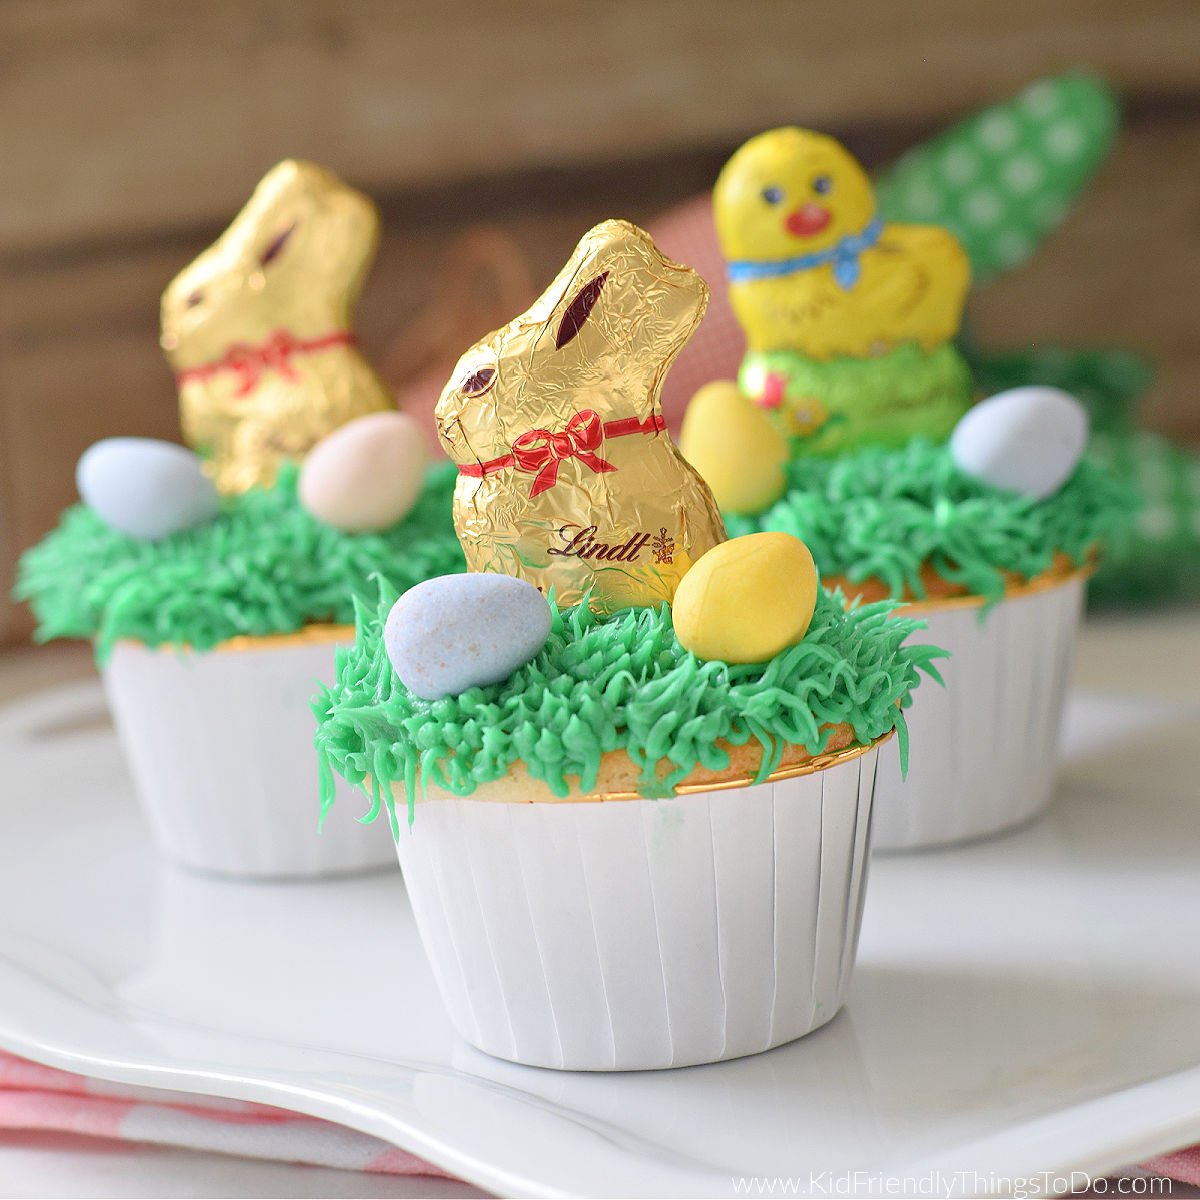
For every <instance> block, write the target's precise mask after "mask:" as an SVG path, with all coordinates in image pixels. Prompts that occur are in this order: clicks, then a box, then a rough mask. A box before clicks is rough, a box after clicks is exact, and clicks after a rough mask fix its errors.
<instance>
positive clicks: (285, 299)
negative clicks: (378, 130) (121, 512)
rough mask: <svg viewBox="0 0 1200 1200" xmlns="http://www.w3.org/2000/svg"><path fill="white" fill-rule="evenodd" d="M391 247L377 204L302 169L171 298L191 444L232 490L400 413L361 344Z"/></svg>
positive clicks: (221, 485)
mask: <svg viewBox="0 0 1200 1200" xmlns="http://www.w3.org/2000/svg"><path fill="white" fill-rule="evenodd" d="M378 240H379V217H378V215H377V213H376V211H375V207H374V205H373V204H372V203H371V201H370V200H369V199H367V197H366V196H364V195H362V194H361V193H360V192H357V191H355V190H354V189H353V188H350V187H347V186H346V185H345V184H344V183H342V181H341V180H340V179H338V178H337V176H336V175H334V174H332V173H331V172H329V171H327V170H325V169H324V168H323V167H319V166H316V165H315V164H313V163H306V162H297V161H293V160H288V161H285V162H282V163H280V164H279V165H278V166H276V167H274V168H272V169H271V170H270V171H269V172H268V173H267V174H266V175H265V176H264V177H263V179H262V181H261V182H260V183H259V185H258V187H257V188H256V189H255V192H254V195H253V196H252V197H251V198H250V200H249V202H248V203H247V204H246V206H245V208H243V209H242V211H241V212H240V213H238V215H237V217H235V218H234V221H233V223H232V224H231V225H230V226H229V228H228V229H227V230H226V231H225V232H224V233H223V234H222V235H221V236H220V238H218V239H217V241H216V242H215V243H214V244H213V245H212V246H210V247H209V248H208V249H207V250H205V251H204V253H203V254H201V255H200V256H199V258H197V259H196V260H195V261H194V262H193V263H192V264H191V265H190V266H188V267H187V268H185V269H184V270H183V271H181V272H180V274H179V275H177V276H176V277H175V279H174V280H172V282H171V283H170V284H169V285H168V287H167V289H166V291H165V292H164V293H163V298H162V337H161V342H162V348H163V350H164V352H165V353H166V356H167V359H168V361H169V362H170V364H171V366H172V368H173V369H174V371H175V375H176V379H177V381H178V384H179V403H180V416H181V419H182V424H183V435H184V438H185V440H186V441H187V442H188V444H189V445H191V446H192V447H193V449H195V450H196V451H197V452H198V453H199V454H201V455H202V456H203V457H205V458H206V459H207V460H208V463H209V468H210V470H211V473H212V475H213V479H214V481H215V483H216V485H217V487H218V489H219V490H221V491H222V492H241V491H245V490H246V489H247V488H250V487H253V486H255V485H269V484H270V483H271V482H272V481H273V480H274V478H275V474H276V471H277V469H278V466H279V462H280V460H281V459H284V458H300V457H302V456H303V455H304V454H305V453H306V452H307V451H308V450H309V449H310V448H311V447H312V446H313V445H314V444H315V443H316V442H318V441H320V440H321V438H323V437H324V436H325V435H326V434H327V433H330V432H332V431H333V430H334V429H336V428H337V427H338V426H339V425H343V424H345V423H346V422H347V421H349V420H352V419H353V418H354V417H359V416H363V415H364V414H366V413H370V412H377V411H380V410H382V409H387V408H393V407H394V406H395V402H394V400H393V398H392V395H391V393H390V392H389V390H388V388H387V386H386V384H384V382H383V381H382V380H381V379H380V378H379V376H378V375H376V373H375V372H374V370H373V369H372V368H371V366H370V364H369V363H368V362H367V361H366V359H365V358H363V356H362V355H361V354H360V353H359V351H358V349H357V346H356V344H355V341H354V335H353V334H352V332H351V327H352V323H353V314H354V307H355V305H356V304H357V302H358V295H359V292H360V291H361V289H362V283H363V280H364V278H365V277H366V274H367V271H368V269H369V268H370V265H371V262H372V260H373V259H374V256H375V248H376V246H377V244H378Z"/></svg>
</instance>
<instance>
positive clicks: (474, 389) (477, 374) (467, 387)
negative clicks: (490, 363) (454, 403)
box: [458, 367, 496, 396]
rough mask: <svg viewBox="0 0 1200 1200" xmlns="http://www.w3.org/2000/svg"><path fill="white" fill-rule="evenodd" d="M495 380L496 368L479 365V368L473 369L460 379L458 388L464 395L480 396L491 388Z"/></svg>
mask: <svg viewBox="0 0 1200 1200" xmlns="http://www.w3.org/2000/svg"><path fill="white" fill-rule="evenodd" d="M495 382H496V368H495V367H480V368H479V370H477V371H473V372H472V373H471V374H470V375H468V376H467V377H466V379H464V380H463V381H462V383H461V385H460V386H459V389H458V390H459V391H460V392H461V393H462V394H463V395H464V396H482V395H484V393H486V392H490V391H491V390H492V386H493V385H494V384H495Z"/></svg>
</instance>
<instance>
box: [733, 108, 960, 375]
mask: <svg viewBox="0 0 1200 1200" xmlns="http://www.w3.org/2000/svg"><path fill="white" fill-rule="evenodd" d="M713 207H714V214H715V218H716V224H717V234H718V236H719V237H720V240H721V246H722V250H723V252H724V254H725V257H726V259H727V260H728V266H729V281H730V300H731V302H732V304H733V308H734V312H735V313H736V314H737V318H738V320H739V321H740V322H741V324H742V326H743V328H744V329H745V331H746V337H747V340H748V342H749V348H750V350H751V351H752V352H755V351H759V352H761V351H774V350H794V351H799V352H800V353H802V354H805V355H807V356H809V357H810V358H814V359H820V360H824V359H830V358H833V357H835V356H839V355H848V356H854V357H859V358H866V357H871V356H875V355H879V354H883V353H886V352H887V351H889V350H891V349H892V348H894V347H896V346H898V345H901V344H902V343H905V342H914V343H916V344H917V345H919V346H920V347H921V348H922V349H923V350H926V351H929V350H932V349H934V348H935V347H937V346H939V345H940V344H942V343H943V342H946V341H948V340H949V339H950V338H952V337H953V336H954V335H955V333H957V331H958V326H959V322H960V320H961V317H962V308H963V303H964V300H965V298H966V292H967V285H968V283H969V281H970V266H969V264H968V261H967V256H966V254H965V253H964V252H963V249H962V247H961V246H960V245H959V244H958V241H957V240H956V239H955V238H954V236H953V235H952V234H950V233H948V232H947V231H946V230H944V229H940V228H935V227H933V226H927V225H893V224H885V223H884V222H883V221H882V219H881V218H880V217H879V215H878V213H877V211H876V208H875V195H874V192H873V191H872V188H871V183H870V180H869V179H868V178H867V176H866V173H865V172H864V171H863V169H862V167H861V166H859V164H858V163H857V162H856V161H855V159H854V158H853V157H852V156H851V155H850V154H849V153H848V152H847V151H846V150H845V149H844V148H843V147H842V146H841V145H840V144H839V143H838V142H836V141H834V139H833V138H830V137H826V136H824V135H823V134H819V133H813V132H811V131H809V130H807V129H796V128H788V129H773V130H771V131H770V132H768V133H763V134H759V135H758V136H757V137H754V138H751V139H750V141H748V142H747V143H746V144H745V145H744V146H742V147H741V149H740V150H738V151H737V153H735V154H734V156H733V157H732V158H731V159H730V160H729V162H728V163H726V164H725V167H724V169H723V170H722V171H721V174H720V176H719V178H718V179H717V183H716V188H715V190H714V192H713Z"/></svg>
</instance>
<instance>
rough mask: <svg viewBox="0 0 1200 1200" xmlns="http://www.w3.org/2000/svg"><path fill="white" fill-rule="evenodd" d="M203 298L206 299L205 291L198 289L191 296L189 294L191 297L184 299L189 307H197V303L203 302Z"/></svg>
mask: <svg viewBox="0 0 1200 1200" xmlns="http://www.w3.org/2000/svg"><path fill="white" fill-rule="evenodd" d="M203 300H204V293H203V292H200V291H196V292H193V293H192V294H191V295H190V296H189V297H188V298H187V299H186V300H185V301H184V304H185V305H187V307H188V308H195V307H196V305H197V304H200V303H201V302H202V301H203Z"/></svg>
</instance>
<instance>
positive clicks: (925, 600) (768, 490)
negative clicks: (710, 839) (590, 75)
mask: <svg viewBox="0 0 1200 1200" xmlns="http://www.w3.org/2000/svg"><path fill="white" fill-rule="evenodd" d="M1093 92H1094V88H1092V87H1091V85H1090V84H1088V83H1087V82H1086V81H1083V82H1080V81H1077V80H1073V79H1065V80H1063V81H1059V82H1058V83H1056V84H1055V85H1054V86H1053V87H1048V88H1044V89H1043V91H1042V92H1041V93H1038V94H1039V95H1041V96H1042V100H1043V101H1047V100H1053V104H1052V105H1051V106H1052V107H1055V106H1057V105H1058V103H1059V101H1063V100H1071V101H1072V102H1075V101H1079V102H1083V101H1085V100H1087V99H1088V98H1089V97H1091V96H1092V94H1093ZM1026 107H1027V105H1026V101H1025V99H1024V98H1019V99H1018V101H1016V102H1015V108H1014V109H1013V111H1008V110H1007V109H1001V110H997V111H995V112H993V113H991V114H989V115H987V116H986V117H985V118H981V124H980V125H979V128H978V129H976V126H975V125H970V126H969V127H965V128H964V129H963V130H959V131H956V132H954V133H953V134H952V135H947V140H946V141H945V142H944V144H942V143H939V145H938V147H937V148H936V150H935V151H931V153H930V156H927V160H923V161H927V162H932V161H937V162H939V163H940V162H951V161H952V162H955V163H958V164H960V165H961V164H962V163H963V162H966V161H967V160H968V159H969V160H970V161H971V162H972V163H974V162H975V161H976V159H977V158H978V153H977V151H978V150H979V149H980V146H976V145H975V144H974V143H973V142H972V139H973V138H975V137H976V134H977V133H979V131H980V130H984V129H987V130H992V131H995V130H997V129H1001V128H1003V129H1005V130H1008V131H1010V132H1011V133H1012V135H1013V137H1016V136H1017V134H1018V133H1020V132H1021V131H1022V130H1024V129H1025V126H1026V123H1027V118H1029V114H1026V113H1025V108H1026ZM1029 119H1031V118H1029ZM1034 124H1035V125H1036V121H1034ZM1100 132H1101V133H1102V131H1100ZM980 136H981V137H983V134H980ZM1021 136H1024V134H1023V133H1021ZM989 137H991V134H988V135H987V136H986V137H984V139H983V140H984V142H987V140H988V138H989ZM1030 137H1031V138H1032V139H1033V140H1036V137H1035V134H1034V131H1032V129H1031V131H1030ZM993 140H994V139H993ZM1101 140H1103V139H1102V138H1101ZM984 148H986V147H984ZM1000 148H1001V149H1002V147H1000ZM1029 162H1033V164H1034V166H1035V167H1036V166H1037V162H1036V159H1035V158H1030V159H1028V161H1027V162H1026V164H1025V165H1026V166H1028V163H1029ZM1085 168H1086V164H1085V165H1084V166H1081V168H1080V170H1079V171H1072V172H1070V173H1068V174H1069V176H1070V177H1069V178H1065V177H1059V178H1056V179H1055V180H1050V179H1049V177H1047V179H1046V181H1045V182H1046V184H1047V186H1048V187H1050V186H1051V184H1053V188H1052V190H1053V189H1057V190H1058V192H1061V193H1064V194H1065V193H1066V192H1069V191H1070V190H1071V189H1072V188H1075V187H1076V186H1077V185H1080V184H1081V182H1082V179H1083V178H1084V177H1086V173H1087V170H1086V169H1085ZM905 169H906V170H910V171H918V174H919V172H920V170H924V168H923V167H919V164H915V162H910V163H909V164H908V165H907V166H906V168H905ZM1010 174H1011V173H1010ZM1005 178H1006V179H1008V178H1009V176H1008V175H1006V176H1005ZM917 190H919V188H918V184H917V183H913V185H912V186H911V187H910V188H909V189H908V191H906V192H905V193H904V194H906V195H907V194H908V193H909V192H912V193H915V192H916V191H917ZM980 194H982V193H980ZM984 198H985V199H987V197H986V196H985V197H984ZM992 200H993V201H994V202H995V203H997V204H999V203H1000V200H999V199H998V198H997V197H996V196H993V197H992ZM1006 202H1007V198H1006ZM713 206H714V213H715V216H716V223H717V231H718V234H719V237H720V240H721V242H722V248H723V251H724V253H725V254H726V257H727V259H728V263H727V266H728V275H729V289H730V300H731V303H732V305H733V309H734V312H735V314H736V315H737V317H738V320H739V321H740V322H741V324H742V326H743V328H744V331H745V334H746V340H747V343H748V351H747V355H746V358H745V360H744V362H743V365H742V369H741V372H740V375H739V379H738V382H737V383H736V384H734V383H732V382H714V383H712V384H710V385H708V386H707V387H706V388H703V389H701V391H699V392H697V393H696V395H695V397H694V399H693V401H692V403H691V405H690V406H689V408H688V411H687V413H686V415H685V419H684V427H683V449H684V454H685V456H686V457H687V458H688V459H689V461H691V462H692V463H693V465H695V466H696V467H697V468H698V469H699V470H700V472H701V473H702V474H703V475H704V476H705V478H706V479H709V480H710V482H712V483H713V484H714V490H715V492H716V496H717V500H718V502H719V504H720V507H721V509H722V511H723V513H724V515H725V518H726V520H727V522H728V524H729V528H730V530H731V531H732V532H734V533H740V534H745V533H749V532H755V531H762V530H775V531H781V532H788V533H792V534H793V535H795V536H798V537H800V538H802V539H803V540H804V541H805V542H806V543H807V544H808V545H809V546H810V548H811V550H812V553H813V555H814V557H815V559H816V562H817V566H818V568H819V570H820V572H821V576H822V579H823V581H824V582H825V583H826V584H827V585H828V586H832V587H839V588H841V589H842V591H843V594H844V595H845V596H846V597H847V598H848V599H850V600H852V601H853V600H860V601H870V600H878V599H884V598H887V599H891V600H895V601H901V602H903V603H904V605H905V607H904V608H903V610H901V611H903V612H904V613H905V614H906V615H918V616H920V617H922V618H923V619H924V620H925V621H926V622H927V624H928V627H929V637H930V639H931V640H932V641H933V642H935V643H936V644H937V645H939V646H943V647H946V648H947V649H949V650H950V652H951V656H950V659H949V662H948V663H947V665H946V667H945V682H946V688H945V690H944V691H942V692H939V691H937V690H936V689H928V688H927V689H925V691H924V692H923V693H922V696H921V702H920V703H919V704H918V706H917V708H916V709H915V711H914V713H913V716H912V732H913V739H914V744H915V746H916V747H917V755H916V761H915V763H914V768H913V771H912V773H911V774H910V775H909V777H908V779H907V781H905V780H903V779H902V772H901V770H900V764H899V761H898V759H897V757H896V755H895V753H894V752H893V751H885V753H884V754H883V765H882V767H881V771H880V779H879V786H878V797H877V811H878V815H877V822H876V831H875V844H876V846H877V847H878V848H881V849H900V848H915V847H921V846H934V845H941V844H944V843H949V842H956V841H962V840H965V839H968V838H974V837H979V836H982V835H984V834H988V833H994V832H997V831H999V830H1002V829H1006V828H1008V827H1010V826H1014V825H1017V824H1020V823H1021V822H1023V821H1025V820H1028V819H1029V818H1031V817H1033V816H1034V815H1036V814H1037V813H1038V812H1040V811H1041V810H1042V809H1043V808H1044V807H1045V806H1046V805H1047V804H1048V802H1049V800H1050V796H1051V792H1052V788H1053V775H1054V758H1055V748H1056V740H1057V732H1058V725H1059V720H1060V717H1061V713H1062V707H1063V697H1064V691H1065V687H1066V680H1067V674H1068V670H1069V666H1070V659H1071V651H1072V647H1073V644H1074V638H1075V631H1076V628H1077V626H1078V622H1079V616H1080V611H1081V606H1082V598H1083V589H1084V580H1085V578H1086V576H1087V574H1088V573H1089V572H1090V570H1091V569H1092V567H1093V565H1094V562H1095V559H1096V556H1097V554H1098V553H1099V550H1100V547H1101V544H1102V543H1103V541H1104V540H1105V538H1107V537H1108V536H1109V535H1111V534H1112V533H1113V532H1114V531H1115V530H1117V529H1118V528H1119V527H1120V526H1121V524H1122V523H1123V522H1124V520H1126V519H1127V515H1128V511H1129V509H1130V507H1131V506H1132V503H1133V500H1132V497H1130V496H1129V495H1128V494H1127V493H1126V491H1125V490H1124V489H1123V488H1122V487H1120V486H1119V485H1118V484H1116V483H1115V482H1114V480H1113V479H1112V478H1111V477H1110V476H1109V475H1108V474H1107V473H1106V472H1105V471H1103V470H1102V469H1100V468H1099V467H1098V466H1097V465H1096V464H1095V463H1091V462H1087V461H1081V460H1082V456H1083V452H1084V448H1085V444H1086V441H1087V433H1088V422H1087V417H1086V414H1085V411H1084V409H1083V408H1082V406H1081V405H1080V404H1079V403H1078V402H1077V401H1076V400H1075V399H1074V398H1073V397H1072V396H1070V395H1068V394H1067V393H1065V392H1062V391H1060V390H1057V389H1054V388H1048V387H1041V386H1032V387H1024V388H1017V389H1012V390H1009V391H1006V392H1002V393H999V394H997V395H995V396H993V397H992V398H991V399H989V400H987V401H984V402H983V403H980V404H978V405H976V406H975V407H974V408H970V407H969V405H970V403H971V401H972V398H973V393H974V385H973V383H972V380H971V377H970V373H969V371H968V369H967V366H966V363H965V361H964V360H963V358H962V357H961V355H960V354H959V352H958V350H957V349H956V348H955V346H954V341H953V339H954V338H955V336H956V334H957V333H958V328H959V322H960V319H961V315H962V307H963V302H964V299H965V296H966V290H967V285H968V281H969V274H970V268H969V264H968V258H967V255H966V252H965V251H964V250H963V248H962V246H961V245H960V243H959V242H958V240H957V239H956V237H955V236H954V234H952V233H951V232H949V231H948V230H947V229H945V228H941V227H934V226H924V225H909V224H900V223H896V222H893V221H890V220H885V219H884V218H882V217H881V216H880V215H879V213H878V212H877V211H876V208H875V200H874V197H873V194H872V190H871V185H870V183H869V181H868V180H867V178H866V176H865V174H864V173H863V171H862V169H861V167H859V165H858V164H857V163H856V162H855V161H854V159H853V158H852V157H851V156H850V155H849V154H847V153H846V151H845V150H844V149H843V148H842V147H841V146H840V145H838V144H837V143H836V142H834V141H833V140H832V139H830V138H827V137H824V136H823V135H820V134H816V133H813V132H811V131H808V130H800V129H782V130H774V131H772V132H769V133H765V134H761V135H760V136H758V137H756V138H753V139H751V140H750V141H749V142H748V143H747V144H746V145H745V146H743V147H742V148H741V149H740V150H738V151H737V152H736V153H735V154H734V155H733V157H732V158H731V159H730V160H729V162H728V163H727V164H726V166H725V168H724V169H723V170H722V172H721V175H720V177H719V178H718V180H717V183H716V185H715V188H714V193H713ZM895 207H896V203H895V196H894V195H893V197H892V211H895ZM966 209H967V211H968V212H969V211H971V209H972V205H971V204H968V205H967V206H966ZM1013 219H1014V220H1015V219H1016V218H1015V217H1014V218H1013ZM1039 220H1041V218H1039ZM1031 221H1032V219H1031ZM1043 225H1044V221H1043V222H1042V225H1038V221H1032V224H1031V225H1030V228H1029V230H1028V231H1027V232H1028V233H1029V235H1030V237H1031V238H1032V237H1033V235H1034V233H1035V232H1036V230H1035V229H1034V226H1037V227H1038V229H1041V232H1044V228H1043V227H1042V226H1043ZM968 232H970V234H971V237H972V242H971V245H972V254H971V260H972V261H973V262H977V263H979V264H981V266H982V268H983V270H984V273H985V274H986V273H988V272H991V271H994V270H995V269H997V268H998V267H999V266H1000V265H1001V264H1000V262H999V261H998V260H997V259H996V258H995V256H990V255H989V254H988V253H987V245H986V237H985V236H984V235H982V234H980V233H979V231H978V230H975V229H974V228H973V227H971V228H970V229H969V230H968Z"/></svg>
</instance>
